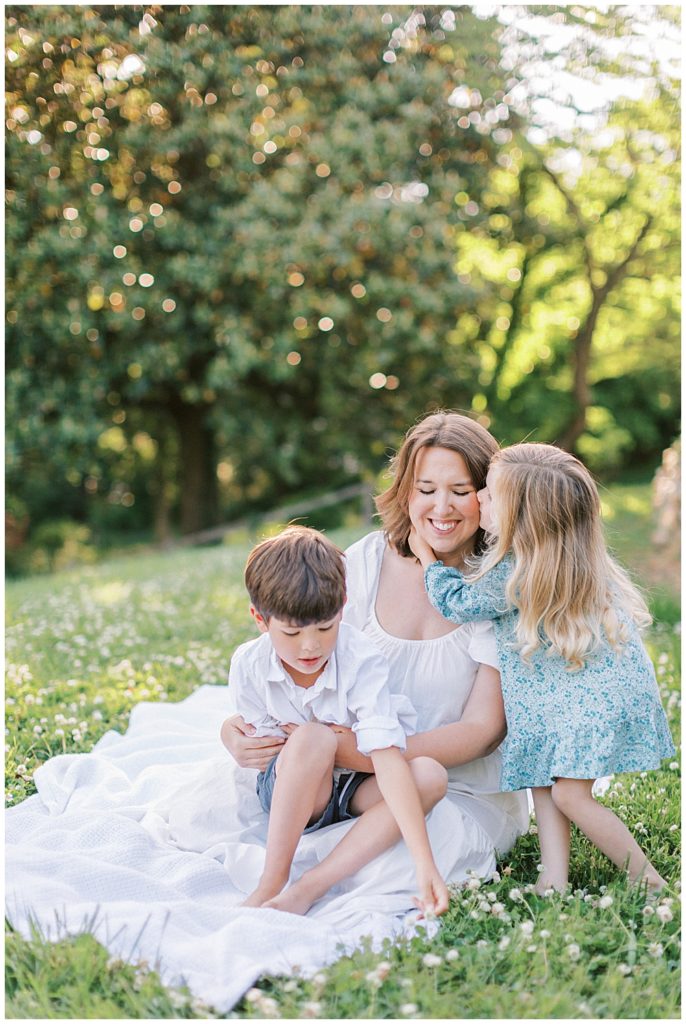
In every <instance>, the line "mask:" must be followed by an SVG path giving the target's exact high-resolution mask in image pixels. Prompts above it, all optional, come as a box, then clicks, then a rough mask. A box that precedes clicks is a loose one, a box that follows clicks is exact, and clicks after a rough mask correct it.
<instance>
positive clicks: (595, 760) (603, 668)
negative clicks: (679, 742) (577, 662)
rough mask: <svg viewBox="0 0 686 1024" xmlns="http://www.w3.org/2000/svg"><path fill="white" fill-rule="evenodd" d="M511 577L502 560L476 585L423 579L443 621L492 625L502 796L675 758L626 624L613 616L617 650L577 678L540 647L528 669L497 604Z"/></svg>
mask: <svg viewBox="0 0 686 1024" xmlns="http://www.w3.org/2000/svg"><path fill="white" fill-rule="evenodd" d="M511 572H512V561H511V560H510V559H509V558H505V559H503V560H502V561H501V562H499V563H498V565H496V566H494V568H493V569H491V570H490V571H489V572H488V573H486V575H485V576H483V577H482V578H481V579H480V580H477V581H476V582H475V583H467V582H466V581H465V578H464V577H463V576H462V574H461V573H460V572H459V571H458V570H457V569H452V568H450V567H448V566H446V565H444V564H443V563H442V562H440V561H438V562H433V563H432V564H431V565H429V566H428V567H427V569H426V572H425V574H424V580H425V584H426V590H427V593H428V596H429V600H430V601H431V603H432V605H433V606H434V607H435V608H436V609H437V610H438V611H439V612H440V613H441V615H443V616H444V618H446V619H449V620H450V621H452V622H472V621H478V620H480V619H493V625H494V628H495V636H496V642H497V646H498V657H499V661H500V677H501V686H502V691H503V700H504V703H505V715H506V717H507V728H508V732H507V737H506V739H505V741H504V743H503V745H502V747H501V750H502V754H503V766H502V775H501V780H500V782H501V788H502V789H503V790H516V789H525V788H527V787H529V786H550V785H552V783H553V782H554V780H555V779H556V778H570V779H597V778H599V777H600V776H603V775H611V774H613V773H614V772H637V771H644V770H646V769H650V768H658V767H659V766H660V761H661V760H662V759H663V758H665V757H670V756H671V755H673V754H674V745H673V743H672V738H671V736H670V732H669V727H668V725H667V719H666V717H665V713H664V711H663V709H662V705H661V703H660V695H659V692H658V688H657V682H656V679H655V672H654V670H653V666H652V663H651V661H650V658H649V657H648V653H647V651H646V649H645V647H644V646H643V644H642V643H641V640H640V637H639V634H638V630H637V629H636V626H635V625H634V623H633V621H631V620H630V619H629V618H628V616H626V615H622V614H621V612H618V614H620V615H621V621H622V622H623V623H624V624H625V625H626V627H627V630H628V640H627V641H626V643H625V644H624V646H623V647H622V648H621V650H619V651H616V650H615V649H614V648H613V647H611V646H610V644H609V643H607V642H605V643H603V644H602V645H601V647H600V648H599V649H598V650H597V651H595V652H594V653H593V654H591V655H589V656H587V658H586V661H585V666H584V667H583V668H582V669H579V670H578V671H569V670H568V669H567V663H566V662H565V660H564V659H563V658H562V657H561V656H560V655H558V654H555V653H553V654H550V653H549V651H548V649H547V648H546V647H539V648H538V649H537V650H536V651H535V652H534V653H533V654H532V655H531V660H530V662H529V663H528V664H527V662H526V661H524V660H523V659H522V657H521V655H520V654H519V651H518V649H517V647H518V645H517V641H516V636H515V629H516V625H517V616H518V614H519V613H518V612H517V610H516V609H512V607H511V606H510V607H509V608H508V602H507V598H506V596H505V586H506V583H507V580H508V577H509V576H510V574H511Z"/></svg>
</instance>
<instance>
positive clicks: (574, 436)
mask: <svg viewBox="0 0 686 1024" xmlns="http://www.w3.org/2000/svg"><path fill="white" fill-rule="evenodd" d="M651 223H652V218H651V217H647V218H646V220H645V223H644V224H643V227H642V228H641V230H640V231H639V233H638V235H637V236H636V240H635V241H634V244H633V245H632V246H631V249H630V250H629V252H628V253H627V255H626V256H625V257H624V259H623V260H622V261H621V263H618V264H617V265H616V266H614V267H612V268H611V269H610V270H609V271H608V272H607V278H606V280H605V283H604V284H603V285H602V286H600V287H596V286H594V285H593V283H592V282H591V295H592V300H591V309H590V311H589V314H588V316H587V317H586V321H585V322H584V324H583V325H582V327H581V328H580V329H579V333H578V334H577V336H576V340H575V342H574V352H573V355H572V359H573V366H574V386H573V390H572V394H573V397H574V405H575V410H574V413H573V414H572V417H571V419H570V420H569V423H568V424H567V426H566V427H565V429H564V430H563V431H562V434H561V436H560V438H559V440H558V444H559V446H560V448H564V449H566V451H569V452H573V451H574V449H575V447H576V443H577V441H578V440H579V438H580V437H581V435H582V434H583V432H584V430H585V429H586V413H587V411H588V407H589V405H590V404H591V389H590V387H589V384H588V373H589V368H590V363H591V350H592V347H593V335H594V333H595V329H596V325H597V323H598V316H599V315H600V311H601V309H602V308H603V306H604V305H605V302H606V300H607V297H608V295H609V294H610V292H611V291H612V290H613V288H616V286H617V285H618V284H619V282H620V281H621V280H622V278H623V277H624V275H625V274H626V273H627V270H628V267H629V264H630V262H631V260H632V259H633V258H634V256H635V255H636V253H637V251H638V247H639V245H640V244H641V242H642V241H643V239H644V238H645V236H646V234H647V232H648V229H649V228H650V225H651ZM587 270H588V276H589V279H590V278H591V275H592V271H593V268H592V266H591V263H590V261H589V263H588V266H587Z"/></svg>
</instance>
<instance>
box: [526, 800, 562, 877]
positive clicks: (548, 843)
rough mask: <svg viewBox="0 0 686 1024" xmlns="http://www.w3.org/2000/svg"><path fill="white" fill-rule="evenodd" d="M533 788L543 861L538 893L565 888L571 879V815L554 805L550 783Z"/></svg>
mask: <svg viewBox="0 0 686 1024" xmlns="http://www.w3.org/2000/svg"><path fill="white" fill-rule="evenodd" d="M531 792H532V794H533V798H534V810H535V811H536V825H537V826H538V841H539V843H540V846H541V863H542V865H543V871H542V872H541V874H540V876H539V878H538V881H537V883H536V887H535V892H537V893H538V895H539V896H542V895H543V893H544V892H545V891H546V890H547V889H557V891H558V892H562V891H563V890H564V889H565V888H566V885H567V882H568V880H569V818H568V817H567V816H566V815H564V814H563V813H562V811H561V810H560V809H559V808H558V807H556V806H555V802H554V800H553V797H552V793H551V787H550V786H545V787H542V786H541V787H537V788H536V789H532V790H531Z"/></svg>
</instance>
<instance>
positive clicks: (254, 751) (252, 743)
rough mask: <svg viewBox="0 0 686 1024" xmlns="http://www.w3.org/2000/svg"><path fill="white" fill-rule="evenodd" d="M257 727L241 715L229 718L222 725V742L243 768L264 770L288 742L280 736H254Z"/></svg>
mask: <svg viewBox="0 0 686 1024" xmlns="http://www.w3.org/2000/svg"><path fill="white" fill-rule="evenodd" d="M254 732H255V727H254V726H252V725H248V724H247V723H246V721H245V719H243V718H242V717H241V716H240V715H232V717H231V718H227V719H226V721H225V722H224V723H223V725H222V727H221V738H222V743H223V744H224V746H225V747H226V749H227V750H228V752H229V753H230V754H231V756H232V757H233V759H234V761H235V762H236V763H237V764H238V765H239V766H240V767H241V768H257V770H258V771H260V772H263V771H264V770H265V768H266V767H267V765H268V764H269V762H270V761H271V759H272V758H273V757H276V755H277V754H278V753H280V752H281V748H282V747H283V745H284V743H285V742H286V741H285V740H284V739H281V737H280V736H262V737H259V736H254V735H253V733H254Z"/></svg>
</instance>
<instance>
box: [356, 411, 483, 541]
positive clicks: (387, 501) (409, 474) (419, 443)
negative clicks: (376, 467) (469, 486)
mask: <svg viewBox="0 0 686 1024" xmlns="http://www.w3.org/2000/svg"><path fill="white" fill-rule="evenodd" d="M423 448H449V449H450V450H451V451H453V452H457V454H458V455H461V456H462V458H463V459H464V461H465V465H466V466H467V469H468V471H469V476H470V477H471V480H472V483H473V484H474V487H475V488H476V490H477V491H478V490H480V489H481V488H482V487H483V486H484V484H485V482H486V473H487V472H488V465H489V463H490V461H491V459H492V458H493V456H494V455H495V453H496V452H497V450H498V442H497V441H496V439H495V438H494V437H493V435H492V434H489V432H488V431H487V430H486V428H485V427H482V426H481V424H480V423H477V422H476V421H475V420H471V419H470V418H469V417H468V416H461V415H460V413H457V412H444V411H441V412H436V413H431V414H430V415H429V416H425V417H424V419H422V420H420V421H419V423H416V424H415V425H414V426H413V427H410V429H409V430H408V432H407V434H406V435H405V439H404V440H403V443H402V444H401V446H400V448H399V449H398V451H397V453H396V454H395V455H394V456H393V458H392V459H391V464H390V469H391V472H392V474H393V483H392V484H391V486H390V487H389V488H388V489H387V490H386V491H384V492H383V494H380V495H379V496H378V497H377V498H376V499H375V500H376V507H377V509H378V512H379V515H380V516H381V522H382V524H383V528H384V532H385V533H386V537H387V539H388V543H389V544H390V545H391V547H392V548H394V549H395V550H396V551H397V552H398V553H399V554H401V555H404V556H405V557H407V558H411V557H413V555H412V552H411V551H410V548H409V545H408V543H407V539H408V537H409V535H410V528H411V526H412V524H411V522H410V513H409V503H410V494H411V493H412V488H413V486H414V473H415V465H416V463H417V456H418V455H419V453H420V451H421V450H422V449H423ZM483 540H484V534H483V530H477V532H476V534H475V535H474V542H475V552H477V553H478V552H479V551H480V550H481V549H482V548H483Z"/></svg>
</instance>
